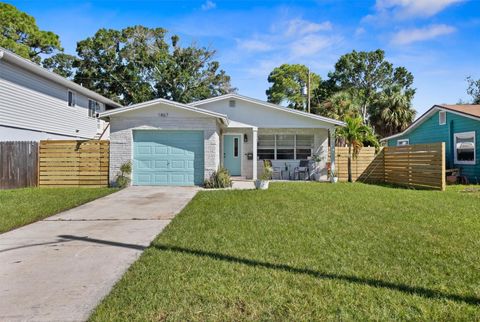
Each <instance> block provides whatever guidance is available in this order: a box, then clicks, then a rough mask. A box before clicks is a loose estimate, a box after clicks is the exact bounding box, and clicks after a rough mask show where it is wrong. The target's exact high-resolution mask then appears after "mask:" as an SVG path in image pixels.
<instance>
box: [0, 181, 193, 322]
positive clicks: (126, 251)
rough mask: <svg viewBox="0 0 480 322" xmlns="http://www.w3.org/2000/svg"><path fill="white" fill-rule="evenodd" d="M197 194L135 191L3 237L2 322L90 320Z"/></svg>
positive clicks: (177, 190)
mask: <svg viewBox="0 0 480 322" xmlns="http://www.w3.org/2000/svg"><path fill="white" fill-rule="evenodd" d="M197 191H198V188H182V187H130V188H127V189H124V190H122V191H120V192H117V193H114V194H112V195H109V196H106V197H104V198H101V199H97V200H95V201H92V202H90V203H88V204H85V205H83V206H80V207H77V208H74V209H71V210H69V211H66V212H63V213H61V214H58V215H56V216H53V217H49V218H47V219H45V220H42V221H39V222H36V223H33V224H30V225H28V226H25V227H22V228H19V229H16V230H13V231H10V232H7V233H4V234H1V235H0V321H19V320H21V321H25V320H29V321H31V320H34V321H84V320H86V319H87V318H88V317H89V315H90V312H91V311H92V310H93V309H94V308H95V306H96V305H97V304H98V303H99V302H100V300H101V299H102V298H103V297H104V296H105V295H107V294H108V293H109V291H110V290H111V288H112V286H113V285H114V284H115V282H116V281H118V279H119V278H120V277H121V276H122V275H123V273H124V272H125V271H126V270H127V268H128V267H129V266H130V265H131V264H132V263H133V262H134V261H135V260H136V259H137V258H138V256H139V255H140V254H141V253H142V251H143V249H144V248H145V247H148V246H149V245H150V242H151V241H152V240H153V238H154V237H155V236H156V235H157V234H158V233H160V232H161V231H162V230H163V228H165V226H166V225H168V223H169V222H170V220H171V219H172V218H173V217H174V216H175V215H176V214H177V213H178V212H179V211H180V210H181V209H182V208H183V207H184V206H185V205H186V204H187V203H188V202H189V201H190V200H191V199H192V198H193V196H195V194H196V192H197ZM32 202H34V200H32Z"/></svg>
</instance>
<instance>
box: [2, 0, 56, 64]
mask: <svg viewBox="0 0 480 322" xmlns="http://www.w3.org/2000/svg"><path fill="white" fill-rule="evenodd" d="M0 47H3V48H6V49H8V50H10V51H12V52H14V53H16V54H17V55H20V56H22V57H24V58H27V59H30V60H32V61H34V62H36V63H40V62H41V60H42V58H41V56H40V55H41V54H47V55H50V54H52V53H54V52H55V51H56V50H58V51H62V47H61V45H60V40H59V37H58V35H56V34H54V33H53V32H51V31H43V30H40V29H39V28H38V26H37V23H36V21H35V18H33V17H32V16H30V15H28V14H26V13H25V12H22V11H20V10H18V9H17V8H16V7H14V6H12V5H10V4H7V3H0Z"/></svg>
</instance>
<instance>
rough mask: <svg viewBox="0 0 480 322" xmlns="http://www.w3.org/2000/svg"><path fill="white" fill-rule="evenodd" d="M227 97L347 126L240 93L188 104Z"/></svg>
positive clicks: (193, 103)
mask: <svg viewBox="0 0 480 322" xmlns="http://www.w3.org/2000/svg"><path fill="white" fill-rule="evenodd" d="M225 99H238V100H242V101H246V102H250V103H253V104H258V105H262V106H265V107H269V108H272V109H275V110H279V111H283V112H286V113H291V114H296V115H300V116H304V117H308V118H310V119H314V120H317V121H322V122H326V123H330V124H333V125H338V126H345V122H342V121H338V120H335V119H331V118H328V117H324V116H320V115H316V114H311V113H306V112H302V111H297V110H294V109H291V108H288V107H283V106H280V105H277V104H273V103H269V102H265V101H261V100H258V99H255V98H251V97H247V96H243V95H238V94H225V95H220V96H216V97H212V98H207V99H205V100H201V101H196V102H192V103H189V104H188V105H190V106H199V105H204V104H208V103H212V102H217V101H221V100H225Z"/></svg>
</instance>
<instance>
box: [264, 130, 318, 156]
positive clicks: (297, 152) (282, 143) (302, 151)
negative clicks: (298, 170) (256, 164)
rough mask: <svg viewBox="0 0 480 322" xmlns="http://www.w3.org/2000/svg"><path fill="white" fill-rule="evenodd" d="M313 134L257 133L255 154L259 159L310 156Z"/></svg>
mask: <svg viewBox="0 0 480 322" xmlns="http://www.w3.org/2000/svg"><path fill="white" fill-rule="evenodd" d="M312 151H313V135H295V134H277V135H273V134H271V135H259V136H258V149H257V155H258V158H259V159H260V160H302V159H308V158H309V157H311V156H312Z"/></svg>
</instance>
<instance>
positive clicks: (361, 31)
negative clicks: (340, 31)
mask: <svg viewBox="0 0 480 322" xmlns="http://www.w3.org/2000/svg"><path fill="white" fill-rule="evenodd" d="M365 32H366V30H365V28H363V27H358V28H357V29H355V36H361V35H363V34H364V33H365Z"/></svg>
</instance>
